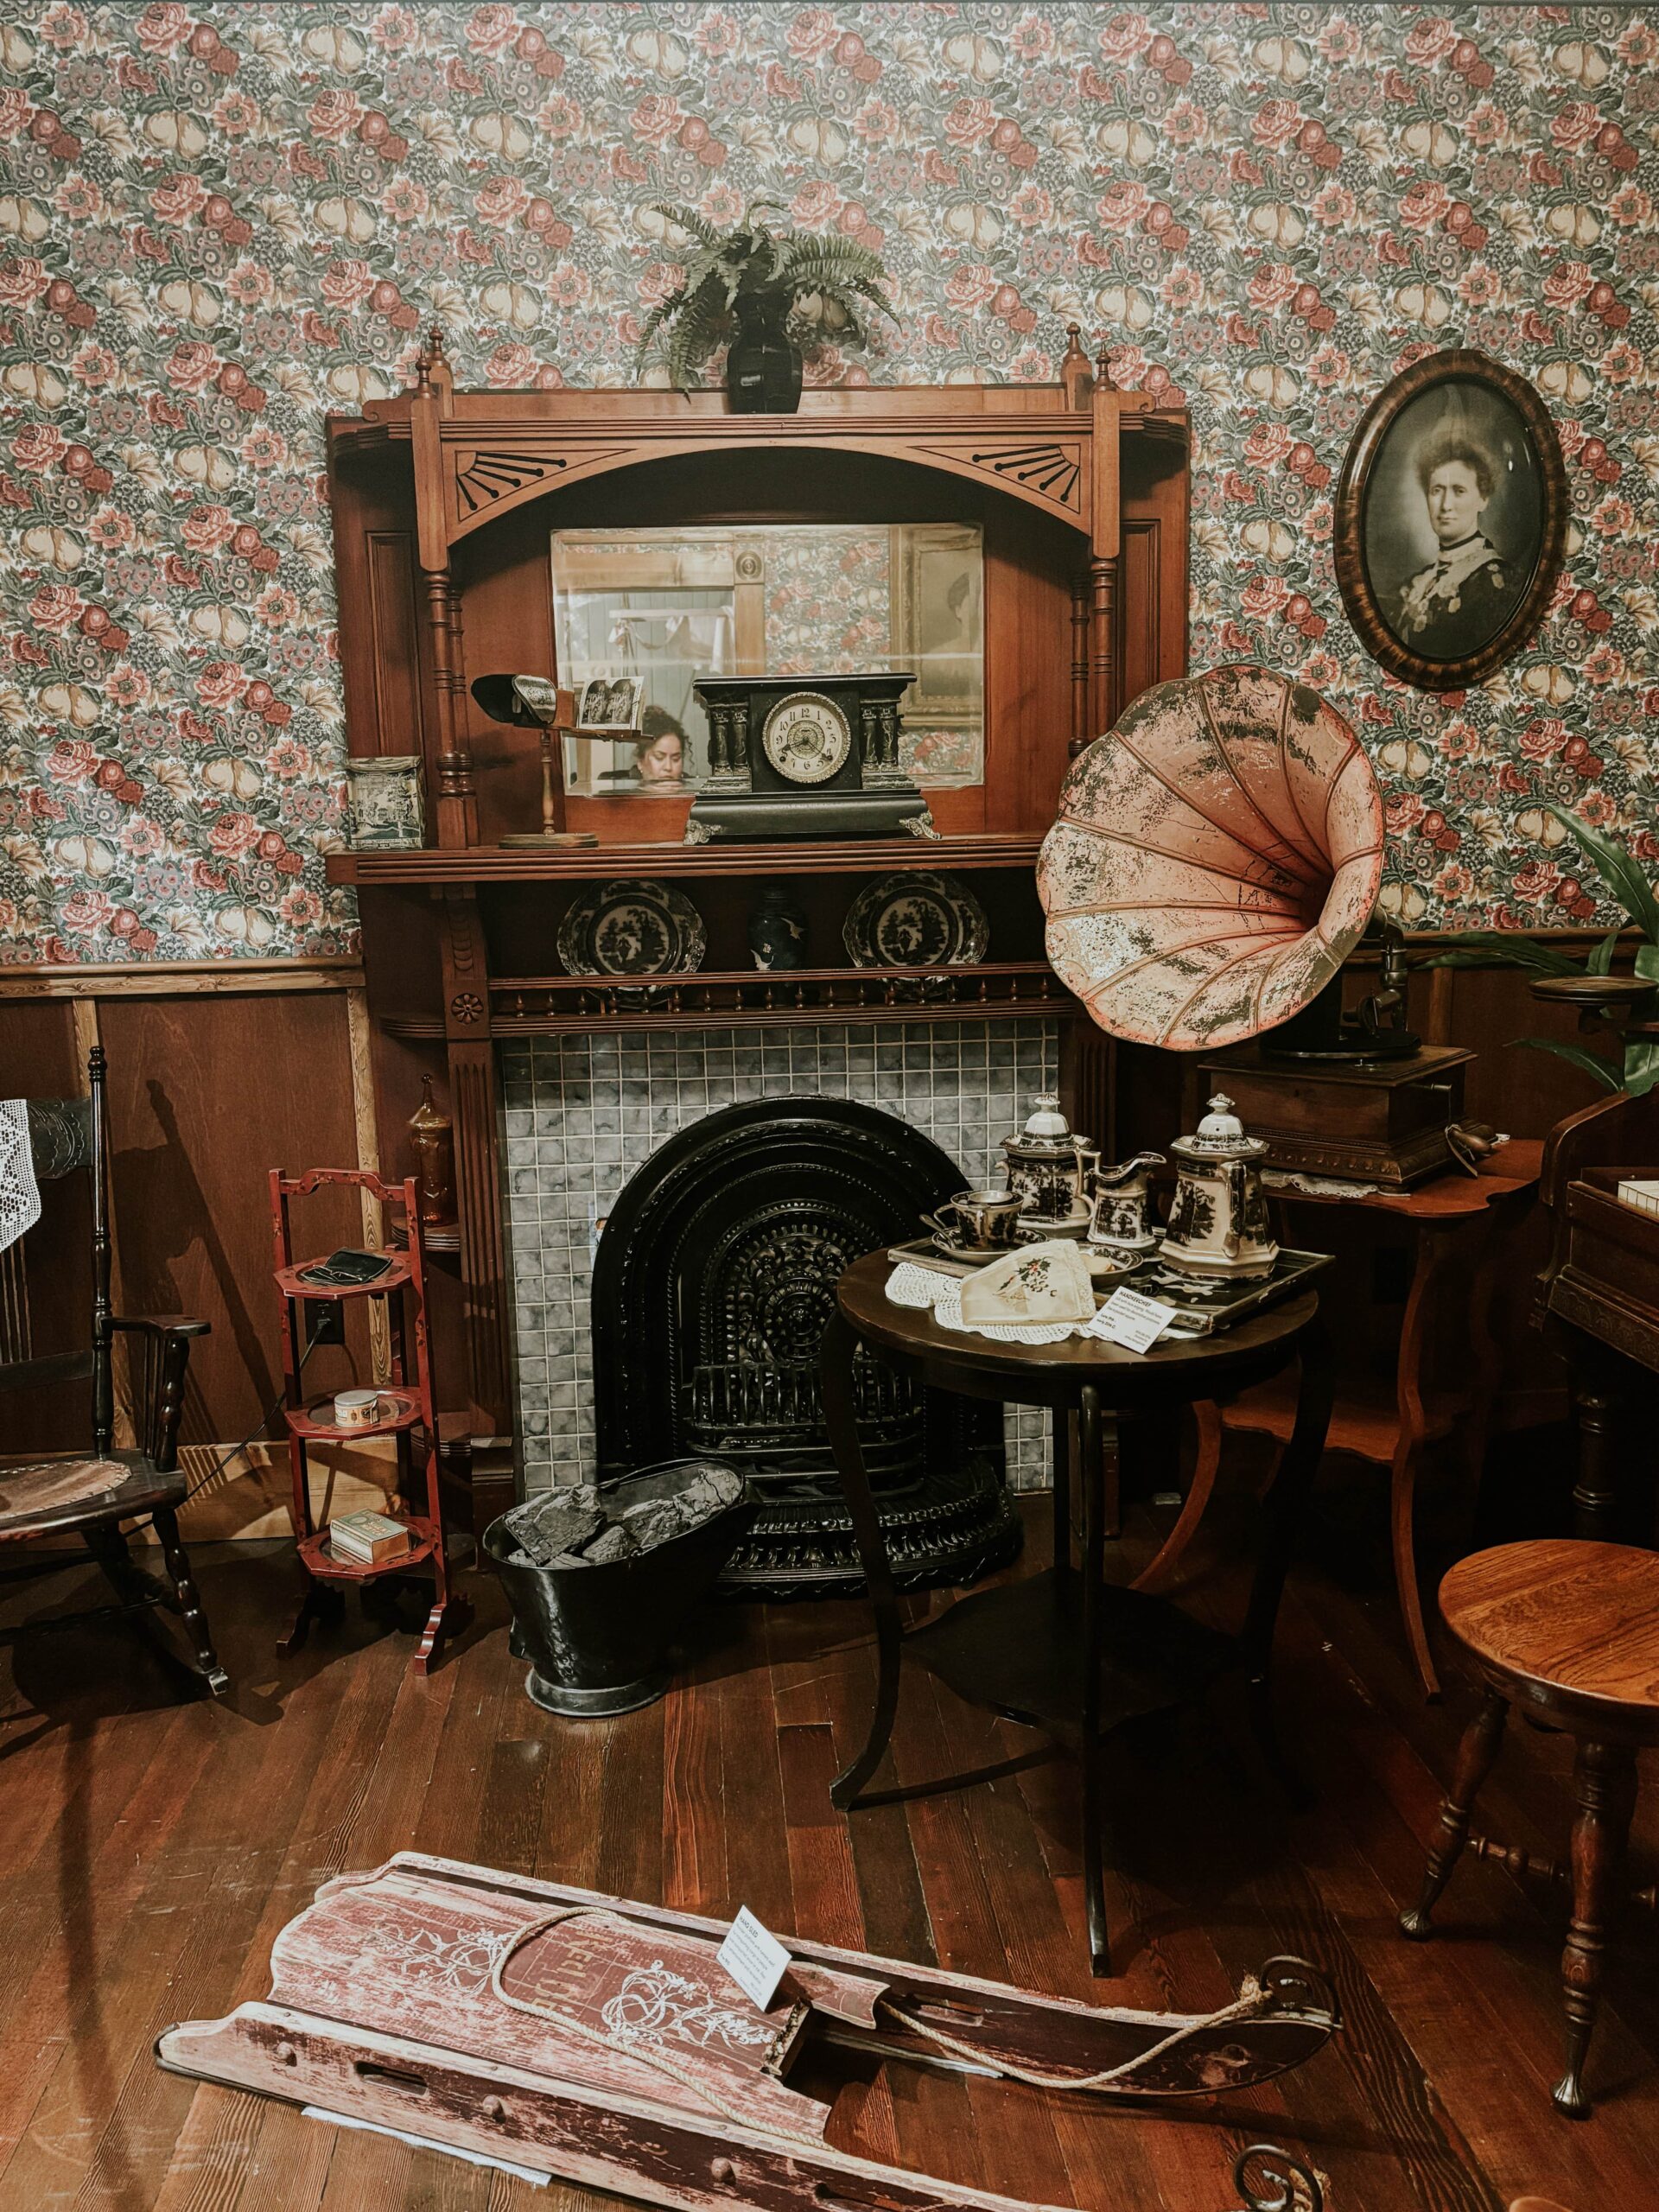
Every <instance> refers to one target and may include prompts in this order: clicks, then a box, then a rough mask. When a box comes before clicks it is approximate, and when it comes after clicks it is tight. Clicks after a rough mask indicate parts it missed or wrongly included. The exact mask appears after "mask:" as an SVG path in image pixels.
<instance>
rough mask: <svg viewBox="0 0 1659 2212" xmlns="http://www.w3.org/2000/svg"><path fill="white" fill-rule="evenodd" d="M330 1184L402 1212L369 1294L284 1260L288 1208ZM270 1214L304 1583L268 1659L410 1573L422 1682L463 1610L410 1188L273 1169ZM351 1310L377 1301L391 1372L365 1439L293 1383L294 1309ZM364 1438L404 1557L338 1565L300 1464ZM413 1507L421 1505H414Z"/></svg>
mask: <svg viewBox="0 0 1659 2212" xmlns="http://www.w3.org/2000/svg"><path fill="white" fill-rule="evenodd" d="M329 1184H346V1185H349V1186H350V1187H351V1188H352V1189H353V1190H357V1191H361V1192H366V1193H367V1195H368V1196H369V1197H370V1198H373V1199H374V1200H375V1201H376V1202H377V1203H378V1205H383V1206H385V1205H392V1206H401V1207H402V1208H403V1210H404V1222H405V1223H406V1224H407V1244H406V1247H405V1249H403V1250H401V1251H393V1252H388V1253H387V1254H386V1255H385V1256H386V1258H387V1259H388V1260H389V1261H390V1262H391V1265H390V1267H389V1268H387V1270H386V1272H385V1274H381V1275H377V1276H376V1277H375V1278H374V1280H373V1281H372V1282H366V1283H354V1284H352V1285H350V1286H345V1285H336V1286H334V1287H329V1286H327V1285H325V1284H319V1283H313V1282H307V1281H304V1280H303V1270H304V1269H305V1268H309V1267H312V1266H315V1261H313V1260H296V1259H295V1257H294V1248H293V1240H292V1235H291V1231H290V1226H289V1203H290V1201H291V1200H293V1199H295V1198H307V1197H308V1196H309V1195H310V1194H311V1193H312V1192H314V1191H316V1190H319V1189H321V1188H322V1187H323V1186H324V1185H329ZM270 1213H271V1230H272V1235H273V1236H274V1238H275V1242H276V1254H277V1269H276V1272H277V1289H278V1291H279V1292H280V1293H281V1294H282V1309H283V1398H284V1405H283V1419H284V1421H285V1422H286V1424H287V1428H288V1452H289V1465H290V1467H291V1470H292V1472H293V1478H294V1497H293V1503H292V1505H291V1507H290V1513H291V1516H292V1519H293V1522H294V1534H295V1535H296V1538H297V1540H298V1542H299V1551H300V1570H301V1573H302V1576H303V1577H304V1582H305V1592H304V1596H303V1597H302V1600H301V1604H300V1610H299V1612H298V1615H297V1616H296V1619H295V1622H294V1625H293V1627H292V1628H291V1629H290V1630H289V1632H288V1634H287V1635H286V1636H285V1637H283V1638H282V1639H281V1641H280V1643H278V1646H277V1649H279V1650H280V1651H281V1652H282V1653H283V1656H284V1657H286V1656H287V1655H288V1654H289V1652H292V1651H297V1650H298V1649H299V1648H300V1646H301V1645H302V1643H304V1642H305V1639H306V1637H307V1636H308V1634H309V1632H310V1627H311V1623H312V1621H313V1620H314V1619H320V1620H323V1621H326V1622H328V1623H333V1622H336V1621H338V1620H339V1619H340V1617H341V1615H342V1614H343V1612H344V1611H345V1596H344V1590H343V1586H344V1585H346V1584H348V1583H357V1584H358V1585H359V1586H367V1585H368V1584H369V1583H371V1582H373V1581H375V1580H378V1579H379V1578H380V1577H381V1576H384V1575H406V1574H408V1573H410V1571H411V1570H412V1569H414V1568H416V1567H423V1568H426V1569H427V1570H428V1571H429V1573H431V1576H432V1579H433V1582H434V1585H435V1587H434V1590H433V1599H432V1610H431V1611H430V1612H429V1615H428V1616H427V1621H426V1626H425V1628H424V1629H423V1630H422V1633H421V1640H420V1643H419V1644H418V1645H417V1646H416V1652H415V1656H414V1659H413V1661H412V1662H411V1663H412V1665H413V1667H414V1669H415V1671H416V1674H417V1675H424V1674H426V1673H427V1672H428V1671H429V1669H430V1668H431V1666H432V1663H433V1662H434V1660H435V1657H436V1656H437V1648H438V1645H439V1643H441V1642H442V1639H443V1638H444V1637H448V1636H454V1635H455V1634H456V1633H457V1632H458V1631H459V1630H461V1629H462V1628H464V1627H465V1626H466V1624H467V1620H468V1619H469V1618H471V1614H472V1607H471V1606H470V1605H469V1604H468V1603H467V1599H464V1598H462V1597H461V1596H459V1595H457V1594H456V1593H455V1592H452V1590H451V1589H450V1586H449V1560H448V1553H447V1551H446V1549H445V1543H444V1532H443V1519H442V1509H441V1504H440V1500H439V1494H438V1423H437V1412H436V1405H435V1396H434V1393H433V1388H432V1364H431V1356H430V1352H429V1348H428V1341H427V1326H426V1255H425V1250H424V1247H423V1242H422V1233H421V1217H420V1207H419V1205H418V1203H417V1200H416V1184H415V1179H414V1178H413V1177H412V1176H411V1177H410V1178H409V1179H407V1180H406V1181H404V1182H403V1183H383V1182H382V1181H381V1179H380V1178H379V1177H378V1175H375V1174H373V1173H371V1172H370V1171H369V1170H368V1169H366V1168H357V1167H310V1168H307V1169H306V1170H305V1172H304V1173H302V1174H299V1175H284V1174H283V1172H282V1170H281V1169H280V1168H277V1167H273V1168H272V1169H271V1171H270ZM354 1298H367V1299H381V1300H385V1330H386V1341H387V1343H388V1344H389V1346H390V1370H391V1371H390V1380H389V1381H388V1382H387V1383H385V1384H380V1385H377V1387H378V1388H379V1389H381V1390H382V1392H383V1395H385V1397H386V1398H388V1399H390V1400H391V1402H392V1404H393V1406H394V1407H395V1408H396V1410H395V1411H394V1412H392V1413H390V1414H386V1415H385V1417H384V1418H383V1419H381V1420H379V1421H376V1422H374V1423H373V1425H372V1427H365V1428H349V1429H348V1428H341V1427H340V1426H339V1425H338V1424H337V1423H336V1422H335V1421H334V1403H333V1400H332V1398H331V1397H328V1396H324V1397H321V1398H319V1399H317V1400H315V1402H313V1403H311V1404H309V1405H308V1404H307V1403H306V1402H305V1398H304V1395H303V1394H302V1388H301V1379H300V1362H301V1352H302V1343H303V1331H302V1322H301V1314H302V1308H303V1306H304V1305H305V1304H306V1303H308V1302H309V1301H310V1300H331V1301H332V1300H344V1299H354ZM411 1322H412V1329H411ZM411 1336H412V1338H413V1359H412V1361H411V1358H410V1338H411ZM373 1436H391V1437H394V1438H395V1439H396V1440H397V1444H396V1449H397V1498H398V1500H399V1501H401V1503H400V1504H399V1506H398V1509H397V1510H396V1511H395V1512H393V1513H392V1514H391V1518H393V1519H396V1520H400V1521H402V1522H404V1526H405V1527H406V1528H407V1529H408V1530H409V1533H410V1548H409V1549H408V1550H407V1551H404V1552H400V1553H399V1554H397V1557H396V1558H395V1559H382V1560H353V1559H347V1558H346V1557H344V1556H343V1555H336V1554H335V1552H334V1547H333V1545H332V1543H331V1541H330V1540H329V1534H328V1528H327V1523H326V1522H325V1523H324V1525H323V1526H322V1527H321V1529H319V1528H318V1527H317V1526H316V1523H315V1520H314V1518H313V1516H312V1510H311V1485H310V1479H309V1468H308V1449H309V1447H310V1446H312V1445H314V1444H320V1443H334V1442H350V1443H353V1444H355V1443H359V1442H362V1441H363V1440H365V1439H367V1438H369V1437H373ZM416 1499H419V1500H420V1501H421V1503H418V1504H416V1503H414V1501H415V1500H416Z"/></svg>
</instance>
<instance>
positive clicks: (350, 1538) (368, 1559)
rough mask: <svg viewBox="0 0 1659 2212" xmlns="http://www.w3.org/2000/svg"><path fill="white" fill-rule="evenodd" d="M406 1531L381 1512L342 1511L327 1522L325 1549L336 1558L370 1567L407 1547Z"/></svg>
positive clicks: (409, 1542) (398, 1523)
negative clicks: (337, 1516) (334, 1518)
mask: <svg viewBox="0 0 1659 2212" xmlns="http://www.w3.org/2000/svg"><path fill="white" fill-rule="evenodd" d="M410 1545H411V1538H410V1533H409V1530H408V1529H407V1528H405V1526H404V1523H403V1522H401V1521H394V1520H393V1519H392V1518H391V1516H390V1515H389V1514H385V1513H371V1512H362V1513H343V1514H341V1515H340V1518H339V1519H338V1520H337V1521H331V1522H329V1523H328V1548H329V1550H330V1551H331V1552H333V1553H334V1554H335V1556H336V1557H337V1558H340V1559H348V1560H356V1561H358V1562H359V1563H360V1564H361V1565H362V1566H365V1567H373V1566H374V1565H375V1564H376V1563H377V1562H378V1560H383V1559H397V1558H398V1557H400V1556H401V1554H403V1553H404V1552H406V1551H408V1550H409V1549H410Z"/></svg>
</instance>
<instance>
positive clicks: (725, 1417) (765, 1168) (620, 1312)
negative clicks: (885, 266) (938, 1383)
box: [593, 1098, 1020, 1598]
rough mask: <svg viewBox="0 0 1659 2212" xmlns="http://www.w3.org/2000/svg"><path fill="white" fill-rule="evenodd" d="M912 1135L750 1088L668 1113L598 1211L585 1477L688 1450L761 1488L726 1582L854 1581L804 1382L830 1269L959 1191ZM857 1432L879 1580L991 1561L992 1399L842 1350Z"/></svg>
mask: <svg viewBox="0 0 1659 2212" xmlns="http://www.w3.org/2000/svg"><path fill="white" fill-rule="evenodd" d="M963 1180H964V1178H963V1173H962V1170H961V1169H960V1168H958V1167H957V1166H955V1165H954V1164H953V1162H952V1161H951V1160H950V1159H949V1158H948V1157H947V1155H946V1154H944V1153H943V1152H942V1151H941V1150H940V1149H939V1147H938V1145H936V1144H934V1143H933V1142H932V1141H931V1139H929V1138H927V1137H925V1136H923V1135H921V1133H920V1132H919V1130H917V1129H913V1128H911V1127H910V1126H909V1124H908V1123H907V1122H901V1121H899V1120H898V1119H896V1118H895V1117H894V1116H893V1115H891V1114H887V1113H883V1112H882V1111H880V1109H879V1108H876V1107H874V1106H866V1105H863V1104H861V1103H859V1102H858V1101H856V1100H853V1099H844V1098H769V1099H756V1100H754V1101H752V1102H750V1103H745V1104H742V1105H738V1106H728V1107H727V1108H725V1109H723V1110H722V1111H721V1112H718V1113H715V1114H710V1115H708V1116H706V1117H705V1118H704V1119H703V1120H702V1121H700V1122H695V1123H693V1125H692V1126H691V1127H690V1128H686V1129H682V1130H681V1131H680V1132H679V1133H678V1135H676V1136H674V1137H671V1139H670V1140H669V1141H668V1142H667V1143H666V1144H665V1145H664V1146H663V1147H661V1149H660V1150H659V1151H658V1152H655V1153H653V1154H652V1157H651V1158H650V1159H649V1160H647V1161H646V1162H645V1165H644V1166H642V1167H641V1168H639V1171H638V1172H637V1173H635V1174H634V1175H633V1177H632V1179H631V1180H630V1181H629V1182H628V1184H627V1185H626V1188H625V1189H624V1190H623V1192H622V1193H621V1196H620V1198H618V1199H617V1201H616V1204H615V1205H613V1207H612V1209H611V1211H610V1215H609V1217H608V1218H607V1222H606V1224H605V1228H604V1231H603V1233H602V1235H601V1237H600V1241H599V1250H598V1253H597V1255H596V1257H595V1260H594V1287H593V1336H594V1395H595V1397H596V1400H597V1426H598V1457H599V1475H600V1480H601V1482H608V1481H611V1480H613V1479H615V1478H618V1477H620V1476H622V1475H625V1474H628V1473H631V1472H632V1470H633V1469H634V1468H636V1467H639V1466H643V1465H647V1464H649V1463H650V1462H652V1461H653V1460H658V1459H676V1458H678V1457H681V1456H682V1455H684V1454H688V1453H707V1454H709V1456H710V1457H714V1458H718V1459H725V1460H728V1461H729V1462H730V1463H731V1464H732V1465H734V1466H736V1467H739V1468H741V1470H742V1471H743V1472H744V1473H745V1474H746V1475H747V1477H748V1478H749V1480H750V1481H751V1483H752V1484H753V1485H754V1487H755V1489H756V1490H757V1491H758V1492H759V1493H760V1498H761V1505H760V1511H759V1513H758V1514H757V1515H756V1516H755V1521H754V1524H753V1529H752V1530H751V1532H750V1535H748V1537H747V1539H746V1541H745V1542H744V1544H743V1546H742V1548H741V1549H740V1551H739V1552H738V1554H736V1556H735V1557H734V1560H733V1561H732V1563H731V1565H730V1567H728V1569H727V1571H726V1573H725V1575H724V1576H723V1578H722V1581H721V1587H722V1588H723V1589H724V1590H725V1591H726V1592H728V1594H730V1595H734V1596H735V1595H742V1596H745V1597H753V1598H774V1597H801V1596H806V1595H809V1594H810V1595H816V1596H826V1595H829V1594H832V1593H834V1594H842V1593H846V1592H855V1591H858V1590H861V1588H862V1587H863V1581H862V1577H861V1573H860V1571H859V1567H858V1559H857V1552H856V1548H855V1544H854V1541H853V1530H852V1522H851V1521H850V1520H849V1517H848V1514H847V1510H846V1507H845V1505H844V1504H843V1503H842V1493H841V1486H840V1484H839V1482H838V1481H837V1479H836V1471H835V1465H834V1462H833V1460H832V1459H831V1458H830V1454H829V1440H828V1438H827V1437H826V1435H825V1433H824V1427H823V1411H822V1408H821V1407H820V1404H819V1399H818V1343H819V1339H820V1338H821V1337H822V1335H823V1325H824V1323H825V1321H826V1320H827V1319H829V1313H830V1311H831V1308H832V1306H833V1304H834V1299H835V1286H836V1279H837V1277H838V1276H839V1275H840V1274H841V1273H842V1269H843V1268H846V1267H847V1266H848V1265H849V1262H852V1261H854V1260H855V1259H857V1258H858V1257H859V1255H861V1253H864V1252H868V1251H871V1250H873V1249H874V1248H875V1247H876V1246H878V1245H887V1244H892V1243H896V1242H898V1241H899V1240H900V1239H902V1238H906V1237H911V1236H915V1235H916V1234H917V1233H918V1229H919V1227H920V1217H921V1215H922V1214H923V1212H924V1211H929V1210H931V1208H932V1207H934V1206H936V1205H938V1204H939V1203H940V1202H941V1201H942V1200H943V1199H944V1198H949V1197H950V1194H951V1193H952V1192H954V1191H958V1190H960V1189H961V1188H962V1186H963ZM855 1387H856V1389H857V1392H858V1401H859V1430H860V1436H861V1440H862V1443H863V1446H864V1452H865V1459H866V1463H867V1465H868V1468H869V1471H870V1478H871V1481H872V1484H873V1485H874V1487H875V1490H876V1497H877V1505H878V1509H879V1511H880V1516H881V1522H882V1527H883V1529H884V1531H885V1533H886V1535H887V1548H888V1553H889V1555H890V1557H891V1558H892V1560H893V1569H894V1574H895V1578H896V1579H897V1580H899V1582H900V1583H901V1584H902V1585H903V1586H906V1587H907V1588H912V1589H916V1588H922V1587H925V1586H930V1585H932V1584H937V1583H960V1582H969V1581H972V1580H974V1579H975V1578H976V1576H979V1575H981V1574H984V1573H988V1572H989V1571H990V1570H991V1569H992V1568H993V1567H1001V1566H1005V1565H1006V1564H1007V1562H1008V1560H1011V1559H1013V1558H1014V1555H1015V1554H1016V1552H1017V1551H1018V1549H1019V1545H1020V1524H1019V1522H1018V1520H1017V1519H1016V1517H1015V1516H1014V1510H1013V1507H1012V1505H1011V1503H1010V1502H1009V1499H1008V1496H1007V1489H1006V1486H1005V1483H1004V1471H1005V1470H1004V1452H1003V1443H1002V1427H1001V1412H1000V1409H999V1408H997V1407H995V1406H994V1405H990V1404H988V1403H985V1402H982V1401H976V1400H969V1399H966V1398H960V1397H957V1396H955V1395H952V1394H950V1393H949V1392H946V1391H940V1390H922V1389H918V1388H917V1387H916V1386H915V1385H914V1384H912V1383H911V1382H910V1381H909V1379H908V1378H907V1377H906V1376H899V1375H897V1374H895V1373H894V1372H893V1370H892V1369H890V1368H887V1367H884V1366H883V1365H881V1364H880V1362H878V1361H875V1360H872V1359H870V1358H868V1356H866V1355H865V1354H863V1353H862V1352H861V1354H860V1356H859V1363H858V1366H857V1369H856V1371H855Z"/></svg>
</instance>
